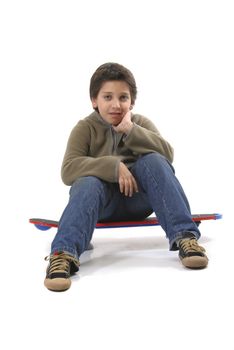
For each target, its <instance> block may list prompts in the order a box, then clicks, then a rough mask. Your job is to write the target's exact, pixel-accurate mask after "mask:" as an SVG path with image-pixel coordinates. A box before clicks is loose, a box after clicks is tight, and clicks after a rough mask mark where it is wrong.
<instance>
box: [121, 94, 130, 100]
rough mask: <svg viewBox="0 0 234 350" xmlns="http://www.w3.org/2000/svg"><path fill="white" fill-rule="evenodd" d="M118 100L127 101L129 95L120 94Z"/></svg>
mask: <svg viewBox="0 0 234 350" xmlns="http://www.w3.org/2000/svg"><path fill="white" fill-rule="evenodd" d="M120 100H121V101H128V100H129V96H128V95H122V96H120Z"/></svg>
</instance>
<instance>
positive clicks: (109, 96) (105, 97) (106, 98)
mask: <svg viewBox="0 0 234 350" xmlns="http://www.w3.org/2000/svg"><path fill="white" fill-rule="evenodd" d="M111 97H112V96H111V95H104V100H106V101H110V100H111Z"/></svg>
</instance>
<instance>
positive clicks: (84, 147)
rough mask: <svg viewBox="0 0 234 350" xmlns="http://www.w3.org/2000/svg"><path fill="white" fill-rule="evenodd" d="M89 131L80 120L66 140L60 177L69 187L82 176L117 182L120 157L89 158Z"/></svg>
mask: <svg viewBox="0 0 234 350" xmlns="http://www.w3.org/2000/svg"><path fill="white" fill-rule="evenodd" d="M89 146H90V131H89V127H88V126H87V124H86V123H84V122H83V121H82V120H81V121H80V122H79V123H78V124H77V125H76V126H75V127H74V128H73V130H72V132H71V134H70V137H69V139H68V143H67V148H66V151H65V155H64V158H63V163H62V168H61V177H62V180H63V182H64V183H65V184H66V185H68V186H71V185H72V183H73V182H74V181H75V180H76V179H77V178H79V177H82V176H96V177H98V178H100V179H102V180H105V181H108V182H117V177H118V168H119V162H120V160H121V157H118V156H112V155H107V156H101V157H97V158H94V157H91V156H89Z"/></svg>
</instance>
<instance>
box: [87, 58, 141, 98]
mask: <svg viewBox="0 0 234 350" xmlns="http://www.w3.org/2000/svg"><path fill="white" fill-rule="evenodd" d="M113 80H120V81H124V82H126V83H127V84H128V86H129V90H130V95H131V103H132V105H134V104H135V100H136V96H137V87H136V81H135V78H134V76H133V74H132V73H131V72H130V70H129V69H127V68H126V67H124V66H122V65H121V64H118V63H113V62H108V63H104V64H102V65H101V66H100V67H98V68H97V69H96V71H95V72H94V74H93V75H92V77H91V79H90V86H89V94H90V98H91V99H92V98H96V97H97V95H98V93H99V91H100V89H101V87H102V85H103V83H104V82H106V81H113Z"/></svg>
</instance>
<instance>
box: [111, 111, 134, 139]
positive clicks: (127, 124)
mask: <svg viewBox="0 0 234 350" xmlns="http://www.w3.org/2000/svg"><path fill="white" fill-rule="evenodd" d="M131 115H132V114H131V112H130V111H128V112H127V113H126V114H125V116H124V117H123V119H122V120H121V122H120V123H119V124H118V125H117V126H113V129H114V130H115V131H116V132H122V133H124V134H128V133H129V131H130V130H131V129H132V127H133V122H132V120H131Z"/></svg>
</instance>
